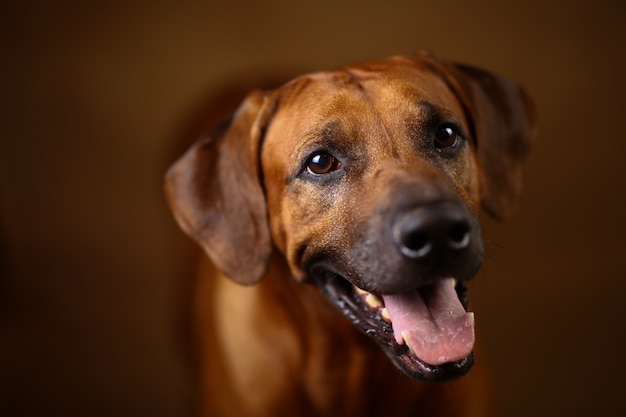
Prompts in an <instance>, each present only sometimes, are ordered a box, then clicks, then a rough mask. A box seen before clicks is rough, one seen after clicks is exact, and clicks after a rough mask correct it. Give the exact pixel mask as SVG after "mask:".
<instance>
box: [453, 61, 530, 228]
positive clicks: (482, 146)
mask: <svg viewBox="0 0 626 417" xmlns="http://www.w3.org/2000/svg"><path fill="white" fill-rule="evenodd" d="M449 67H451V70H450V72H451V73H452V75H453V77H454V80H456V82H457V85H456V86H455V87H456V88H458V90H459V91H458V92H457V94H458V95H459V96H460V98H461V101H462V102H463V105H464V106H465V110H466V112H467V113H468V116H469V118H470V124H471V129H472V130H473V132H472V133H473V135H474V137H475V139H476V147H477V153H478V162H479V164H480V166H481V169H482V176H483V178H482V179H481V180H482V206H483V208H484V209H485V210H486V211H487V212H488V213H490V214H491V215H492V216H493V217H495V218H498V219H504V218H508V217H510V216H511V215H512V214H514V212H515V210H516V209H517V206H518V203H519V200H520V197H521V191H522V162H523V160H524V158H525V157H526V155H527V153H528V150H529V148H530V144H531V140H532V137H533V135H534V125H535V111H534V106H533V103H532V101H531V100H530V98H529V97H528V96H527V95H526V92H525V91H524V89H523V88H522V87H521V86H520V85H518V84H516V83H515V82H513V81H510V80H508V79H506V78H503V77H500V76H497V75H494V74H492V73H489V72H487V71H484V70H481V69H477V68H473V67H470V66H467V65H450V66H449Z"/></svg>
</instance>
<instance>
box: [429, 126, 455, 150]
mask: <svg viewBox="0 0 626 417" xmlns="http://www.w3.org/2000/svg"><path fill="white" fill-rule="evenodd" d="M460 140H461V135H460V134H459V133H458V130H457V129H456V127H455V126H453V125H451V124H449V123H446V124H443V125H441V126H439V127H438V128H437V131H436V132H435V147H436V148H437V149H443V148H450V147H454V146H456V145H457V144H458V143H459V141H460Z"/></svg>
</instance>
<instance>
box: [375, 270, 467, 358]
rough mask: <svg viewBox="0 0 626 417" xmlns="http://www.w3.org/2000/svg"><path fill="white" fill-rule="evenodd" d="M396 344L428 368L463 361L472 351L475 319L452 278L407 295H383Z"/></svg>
mask: <svg viewBox="0 0 626 417" xmlns="http://www.w3.org/2000/svg"><path fill="white" fill-rule="evenodd" d="M383 300H384V302H385V307H386V308H387V311H388V312H389V318H390V319H391V324H392V326H393V333H394V336H395V338H396V342H398V344H402V343H404V342H406V343H407V345H408V346H409V348H410V349H411V350H412V351H413V353H414V354H415V355H416V356H417V357H418V358H419V359H420V360H422V361H423V362H425V363H427V364H430V365H434V366H436V365H442V364H444V363H447V362H455V361H458V360H461V359H463V358H466V357H467V356H469V354H470V353H471V352H472V348H473V347H474V315H473V313H467V312H466V311H465V308H463V305H462V304H461V301H460V300H459V297H458V296H457V294H456V291H455V290H454V280H453V279H452V278H449V279H445V280H440V281H437V282H436V283H435V284H433V285H432V286H430V287H428V288H422V289H420V290H419V291H414V292H411V293H407V294H394V295H383Z"/></svg>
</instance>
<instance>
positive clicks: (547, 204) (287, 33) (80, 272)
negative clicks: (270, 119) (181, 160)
mask: <svg viewBox="0 0 626 417" xmlns="http://www.w3.org/2000/svg"><path fill="white" fill-rule="evenodd" d="M625 4H626V3H624V2H622V1H618V0H615V1H610V0H593V1H591V0H590V1H575V0H574V1H559V2H550V1H549V0H526V1H519V2H518V1H515V2H508V1H501V0H483V1H465V0H447V1H441V2H438V1H432V0H430V1H415V0H413V1H397V0H390V1H386V2H383V1H376V0H360V1H345V2H341V1H339V0H316V1H314V2H313V1H311V2H306V3H304V2H298V1H293V0H277V1H273V0H272V1H270V0H267V1H263V2H253V1H230V2H226V1H224V2H218V1H214V2H204V3H200V2H198V3H193V5H186V4H183V2H171V4H170V5H166V4H163V3H157V2H150V3H146V4H143V5H141V4H138V3H133V4H132V5H131V4H130V2H119V4H118V2H97V3H96V2H92V3H90V2H78V1H77V2H73V3H70V2H67V1H56V2H39V1H28V2H26V1H23V2H6V1H5V2H3V3H2V6H0V27H1V29H0V30H1V39H0V42H1V52H2V55H1V57H2V58H1V62H2V64H1V65H0V67H1V74H0V76H1V80H2V81H1V85H2V90H1V100H2V108H1V109H0V110H1V112H0V121H1V123H0V138H1V139H0V140H1V142H0V186H1V188H0V191H1V193H0V245H1V249H2V252H1V255H2V258H1V260H0V265H1V268H2V269H1V271H0V273H1V276H0V277H1V278H0V332H1V333H0V396H1V398H0V414H2V415H28V416H34V415H64V416H78V415H81V416H82V415H85V416H86V415H90V416H94V415H113V414H115V415H133V416H139V415H146V416H148V415H149V416H181V415H188V414H189V413H190V409H191V384H192V371H191V370H192V367H191V366H190V364H189V360H188V355H187V344H186V342H185V334H186V328H185V320H184V311H185V310H184V305H185V302H184V301H185V297H186V293H187V290H188V285H189V281H188V279H186V278H185V273H184V272H185V269H184V267H183V265H182V261H183V253H184V251H183V249H182V248H183V247H184V243H185V242H186V240H185V239H184V238H183V237H182V236H181V234H180V233H179V232H178V230H177V229H176V227H175V226H174V224H173V222H172V220H171V219H170V217H169V215H168V213H167V211H166V208H165V206H164V200H163V198H162V194H161V176H162V173H163V172H164V170H165V168H166V166H167V164H168V163H169V162H170V161H171V160H172V159H173V157H174V153H175V150H176V149H179V146H177V145H176V143H175V142H176V140H177V138H178V137H180V135H181V132H183V131H185V128H186V123H187V122H188V121H189V120H190V118H192V115H193V114H194V112H196V111H197V108H198V106H199V104H200V103H202V102H203V101H204V100H205V99H206V97H207V94H208V93H210V92H211V91H215V90H216V89H217V88H219V87H220V86H221V85H222V84H223V83H224V81H226V80H229V79H231V78H232V76H233V75H236V74H262V73H266V72H268V71H273V70H280V71H282V70H283V69H288V70H292V69H300V68H302V69H306V70H316V69H323V68H326V67H329V66H334V65H338V64H342V63H346V62H349V61H354V60H360V59H364V58H371V57H381V56H386V55H390V54H395V53H411V52H413V51H415V50H417V49H420V48H429V49H432V50H434V51H436V52H437V53H438V54H439V55H440V56H443V57H446V58H450V59H454V60H459V61H464V62H467V63H472V64H474V65H478V66H481V67H485V68H490V69H492V70H495V71H497V72H500V73H502V74H506V75H508V76H509V77H512V78H514V79H517V80H519V81H521V82H523V83H524V84H525V85H526V86H527V88H528V90H529V91H530V92H531V94H532V95H533V96H534V97H535V99H536V101H537V104H538V109H539V114H540V121H541V123H540V135H539V138H538V140H537V142H536V146H535V147H534V150H533V153H532V157H531V158H530V160H529V161H528V163H527V165H526V168H527V169H526V173H527V175H526V194H525V198H524V201H523V207H522V211H521V213H520V215H519V216H517V217H516V218H515V219H514V220H513V221H511V222H509V223H507V224H504V225H500V224H494V223H491V222H488V224H487V233H486V235H487V238H488V240H489V243H488V259H487V263H486V266H485V268H484V272H483V273H482V274H481V275H480V276H479V278H478V280H477V281H475V282H474V283H473V284H472V288H471V290H472V296H473V298H472V302H473V307H474V309H475V310H476V312H477V322H478V326H479V327H478V331H479V337H480V339H481V341H482V342H483V344H484V346H485V351H486V352H485V353H486V354H485V355H483V357H481V359H483V358H485V357H486V358H485V359H483V360H487V361H488V362H489V365H490V367H491V369H492V371H493V378H494V382H495V388H496V393H497V399H498V402H499V405H500V408H501V415H503V416H554V415H567V416H589V415H594V416H611V415H619V414H620V413H623V412H624V411H623V401H624V400H623V391H624V388H626V384H625V383H624V382H623V381H624V378H625V376H624V372H626V343H625V340H626V337H624V331H625V330H626V315H625V314H624V312H623V308H624V294H625V293H626V266H625V261H624V259H625V258H626V254H624V252H625V251H624V250H625V249H626V244H625V239H626V227H625V226H626V221H625V220H624V213H625V210H626V198H625V195H624V194H625V187H624V173H623V159H624V156H623V153H624V151H625V150H626V137H625V136H626V135H625V133H624V131H625V130H626V129H625V121H626V114H625V109H626V106H625V104H626V103H625V101H626V88H625V87H626V83H625V81H624V77H625V76H626V71H625V69H626V68H625V66H624V59H625V58H624V56H625V54H626V44H625V41H626V37H625V35H626V30H625V29H624V24H623V21H624V19H625V18H626V13H625V11H626V7H625V6H624V5H625ZM390 415H391V414H390ZM622 415H623V414H622Z"/></svg>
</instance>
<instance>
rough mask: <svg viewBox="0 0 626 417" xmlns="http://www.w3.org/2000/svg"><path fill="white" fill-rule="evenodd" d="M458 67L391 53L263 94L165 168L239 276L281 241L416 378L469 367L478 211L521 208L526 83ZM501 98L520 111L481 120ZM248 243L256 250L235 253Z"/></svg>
mask: <svg viewBox="0 0 626 417" xmlns="http://www.w3.org/2000/svg"><path fill="white" fill-rule="evenodd" d="M455 71H458V73H455ZM471 71H474V70H470V69H467V70H466V71H465V72H464V73H463V74H466V73H467V72H471ZM461 74H462V73H461V72H460V70H457V69H456V67H454V68H453V67H451V66H447V65H444V64H441V63H440V62H439V61H436V60H434V59H433V58H432V57H430V56H425V57H422V58H420V59H406V58H391V59H388V60H383V61H374V62H369V63H364V64H360V65H354V66H348V67H345V68H343V69H339V70H335V71H330V72H324V73H318V74H313V75H309V76H304V77H301V78H299V79H296V80H294V81H292V82H290V83H288V84H286V85H285V86H283V87H281V88H279V89H278V90H275V91H273V92H271V93H269V94H263V95H259V94H257V95H253V96H251V98H250V99H249V100H248V102H247V103H244V105H243V106H242V108H240V110H239V112H238V114H237V115H236V116H235V120H234V121H233V122H232V123H231V124H230V125H228V126H226V127H225V128H224V129H225V130H224V132H221V133H218V134H216V136H218V137H219V138H220V141H217V142H216V141H215V140H214V139H213V140H212V141H211V142H210V144H209V143H204V144H202V145H201V146H199V147H196V148H195V150H193V152H192V153H191V154H190V153H188V154H187V156H186V157H183V158H182V159H181V162H179V163H177V165H176V166H175V167H174V168H173V169H172V171H171V172H170V174H168V175H169V190H170V198H171V200H172V205H173V207H174V210H175V213H176V215H177V218H178V220H179V221H180V223H181V224H182V226H183V227H184V228H185V229H186V230H187V231H188V232H189V233H190V234H192V235H193V236H194V237H196V239H198V240H199V241H200V243H202V244H203V245H204V247H205V249H206V250H207V252H208V253H209V255H210V256H211V258H212V259H213V260H214V262H215V263H216V264H217V266H218V267H219V268H220V269H221V270H222V271H224V272H225V273H226V274H227V275H229V276H230V277H231V278H233V279H235V280H236V281H239V282H241V283H245V284H248V283H252V282H254V281H256V280H257V279H260V278H261V277H262V275H263V271H264V270H265V267H266V265H267V262H269V254H270V253H271V251H272V250H273V249H272V247H274V248H275V249H276V250H278V251H279V252H280V253H282V254H283V256H284V257H285V259H286V261H287V263H288V265H289V267H290V270H291V272H292V274H293V277H294V278H295V279H297V280H299V281H303V282H305V281H306V282H313V283H316V284H317V285H319V286H320V289H321V290H322V292H323V293H324V294H325V295H326V296H327V297H328V299H329V300H330V301H331V302H332V303H333V304H334V305H335V306H336V307H337V308H339V310H340V311H341V312H342V313H343V314H344V315H345V316H346V317H347V318H348V319H350V320H351V321H352V322H353V323H354V325H355V326H356V327H358V328H359V329H360V330H361V331H363V332H365V333H366V334H368V335H370V336H372V337H373V339H374V340H376V342H377V343H378V344H379V345H380V346H381V347H382V348H383V349H384V350H385V351H386V353H387V354H388V355H389V357H390V358H391V359H392V361H393V362H394V363H395V364H396V365H397V366H398V367H399V368H400V369H402V370H403V371H404V372H405V373H407V374H408V375H410V376H412V377H414V378H422V379H437V378H450V377H455V376H458V375H461V374H463V373H464V372H466V371H467V370H468V369H469V368H470V367H471V365H472V363H473V354H472V348H473V344H474V328H473V325H474V324H473V315H472V314H471V313H467V312H466V310H465V308H466V307H467V306H466V299H465V287H464V285H463V282H464V281H465V280H468V279H470V278H472V277H473V276H474V275H475V274H476V272H477V270H478V268H479V267H480V264H481V262H482V256H483V243H482V238H481V232H480V228H479V225H478V222H477V220H476V213H477V212H478V211H479V208H480V207H481V205H482V206H483V207H486V208H487V209H489V210H490V211H491V212H492V213H494V214H496V215H499V216H504V215H506V214H507V212H508V211H510V210H511V208H512V207H513V206H514V203H515V199H516V198H517V193H518V190H519V185H518V184H517V183H518V182H519V179H518V175H519V173H518V171H519V168H518V166H517V164H518V162H519V160H520V159H521V156H522V155H523V154H524V150H525V147H526V142H527V139H528V133H529V123H530V122H529V119H528V111H527V110H528V109H527V102H526V101H525V99H524V97H523V95H522V94H521V93H520V92H519V90H515V89H514V88H512V87H511V86H510V85H508V84H506V88H505V87H502V86H499V85H493V83H494V81H493V80H494V78H489V79H488V80H487V78H485V79H484V80H483V81H487V82H488V84H489V86H488V87H484V86H481V85H480V81H475V80H474V78H475V76H477V74H478V75H480V76H481V77H487V76H486V75H485V74H486V73H482V72H480V73H476V74H472V75H463V76H464V77H468V79H471V80H472V81H471V82H468V81H467V80H466V79H461V80H459V79H460V78H461ZM455 76H456V77H455ZM497 81H498V82H500V81H499V79H498V80H497ZM464 83H465V84H464ZM468 83H469V84H468ZM474 86H476V88H478V89H479V90H476V91H474V90H472V88H473V87H474ZM495 87H497V88H498V94H500V95H499V96H498V97H495V98H493V97H490V94H492V93H485V92H484V91H485V90H486V88H492V89H493V88H495ZM509 89H511V92H510V93H509ZM480 94H483V95H485V96H486V99H485V98H483V97H482V96H480ZM481 100H487V102H481ZM494 100H495V101H497V103H494V102H492V101H494ZM508 103H515V106H514V108H513V106H511V105H508V107H507V108H506V109H504V106H505V105H507V104H508ZM495 106H503V110H506V111H507V112H511V111H517V112H520V113H523V114H522V115H521V116H518V115H516V116H514V117H512V116H511V115H510V114H508V115H505V116H502V117H501V119H506V118H508V119H509V120H508V121H507V120H504V121H498V122H493V121H492V120H488V123H487V122H486V121H481V120H478V119H477V118H478V117H481V116H482V117H484V118H486V119H489V118H492V117H494V115H493V114H492V113H495V114H496V115H497V114H499V111H500V110H497V109H496V110H494V108H495ZM490 112H491V113H490ZM511 124H516V126H510V125H511ZM517 125H519V126H517ZM520 126H521V127H520ZM522 127H523V129H524V131H521V130H520V129H521V128H522ZM489 129H494V130H495V131H494V132H489ZM494 135H495V139H493V138H492V137H493V136H494ZM222 138H223V139H222ZM228 138H230V139H228ZM226 139H228V140H226ZM483 148H486V149H483ZM493 159H497V160H499V162H498V161H495V162H494V161H492V160H493ZM502 161H505V163H504V165H503V162H502ZM488 164H496V166H498V168H497V169H494V168H493V165H490V167H486V166H487V165H488ZM498 164H499V165H498ZM494 172H495V173H496V174H499V175H500V176H501V177H500V178H491V177H493V176H494ZM255 181H256V184H255V183H254V182H255ZM182 187H186V188H185V189H187V190H189V189H191V191H181V190H183V188H182ZM230 187H235V188H236V189H230ZM502 190H504V191H502ZM242 194H243V196H242ZM190 200H193V201H191V202H190ZM260 206H262V207H260ZM250 208H252V209H250ZM229 211H230V212H232V213H230V214H228V212H229ZM233 213H234V214H233ZM229 218H231V219H232V221H229V220H228V219H229ZM220 222H221V223H223V224H224V225H227V226H228V227H229V228H230V229H228V230H227V229H225V227H226V226H224V225H222V226H220V225H219V223H220ZM236 223H239V225H237V224H236ZM244 227H247V228H249V229H250V230H245V229H244ZM209 229H210V230H209ZM233 229H234V230H233ZM219 233H223V234H225V235H227V236H226V238H225V237H215V236H216V234H219ZM251 243H252V245H251ZM246 245H247V246H246ZM242 246H245V247H246V249H247V250H250V251H251V253H250V254H248V255H242V256H239V257H236V258H235V259H233V256H232V255H229V253H228V251H229V250H233V249H234V247H239V248H242ZM238 254H241V251H238ZM245 256H248V259H243V260H242V257H243V258H245ZM242 263H243V266H242ZM246 265H248V267H247V269H246Z"/></svg>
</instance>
